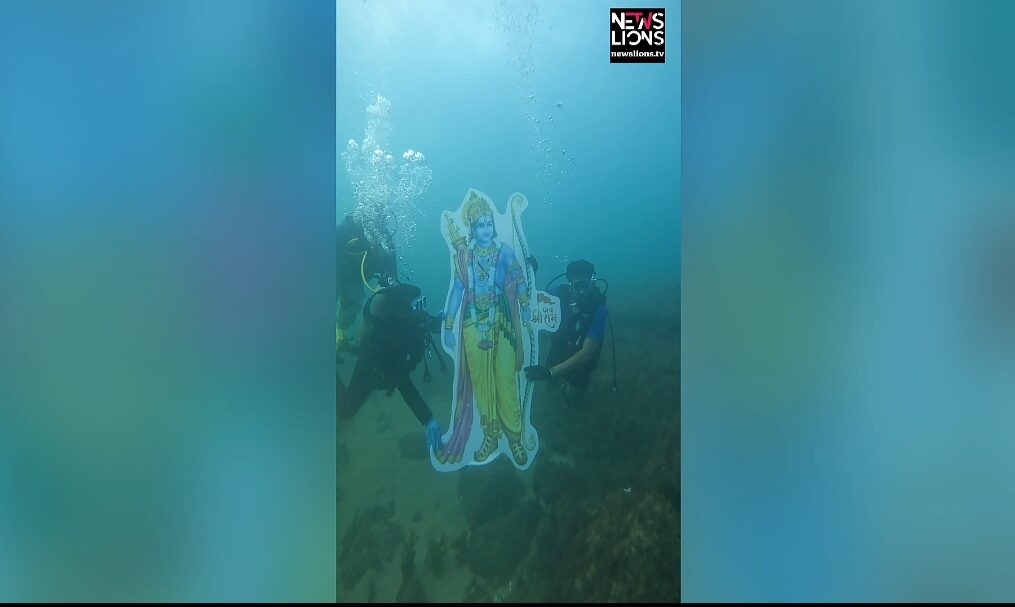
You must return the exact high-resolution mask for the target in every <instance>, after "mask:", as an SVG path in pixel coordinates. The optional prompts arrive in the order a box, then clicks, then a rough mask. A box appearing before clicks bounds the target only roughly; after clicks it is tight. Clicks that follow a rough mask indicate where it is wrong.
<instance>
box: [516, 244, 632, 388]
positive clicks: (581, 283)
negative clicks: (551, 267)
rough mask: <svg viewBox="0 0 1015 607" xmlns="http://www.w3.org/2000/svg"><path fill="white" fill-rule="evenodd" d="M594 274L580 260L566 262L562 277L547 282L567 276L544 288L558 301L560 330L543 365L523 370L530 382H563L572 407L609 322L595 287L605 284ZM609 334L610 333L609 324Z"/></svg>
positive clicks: (596, 357)
mask: <svg viewBox="0 0 1015 607" xmlns="http://www.w3.org/2000/svg"><path fill="white" fill-rule="evenodd" d="M595 273H596V269H595V266H593V265H592V263H590V262H588V261H585V260H584V259H579V260H577V261H572V262H571V263H569V264H568V265H567V270H566V271H565V272H564V273H563V274H558V275H557V276H556V277H555V278H554V279H553V280H551V281H550V284H551V285H552V284H553V282H554V281H556V280H557V279H558V278H560V277H561V276H566V277H567V283H566V284H562V285H558V286H557V287H554V288H553V289H550V288H549V285H547V291H548V292H549V293H550V294H552V295H555V296H557V297H558V298H560V311H561V322H560V327H559V328H558V329H557V331H556V333H554V334H553V335H552V336H551V337H550V352H549V355H548V356H547V359H546V363H545V364H542V365H533V366H531V367H526V368H525V377H526V378H527V379H528V380H529V381H548V380H555V379H561V380H563V381H564V382H565V384H566V388H565V391H564V396H565V398H566V399H567V400H568V401H569V403H571V404H577V403H580V402H581V401H582V400H583V399H584V396H585V392H586V390H588V387H589V383H590V381H591V379H592V372H593V371H595V369H596V367H597V366H598V365H599V355H600V353H601V351H602V345H603V339H604V337H605V333H606V324H607V322H608V321H609V311H608V310H607V308H606V294H605V293H603V292H602V291H600V290H599V287H598V286H597V285H596V280H603V281H604V282H605V279H601V278H598V279H597V278H596V276H595ZM607 290H609V283H607ZM610 331H611V333H612V331H613V323H612V322H610ZM611 341H612V338H611ZM614 359H616V355H615V354H614ZM616 389H617V369H616V360H614V369H613V391H614V392H616Z"/></svg>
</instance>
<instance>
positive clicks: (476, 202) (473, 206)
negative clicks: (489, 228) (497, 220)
mask: <svg viewBox="0 0 1015 607" xmlns="http://www.w3.org/2000/svg"><path fill="white" fill-rule="evenodd" d="M487 215H493V208H491V207H490V203H489V202H487V201H486V199H484V198H483V197H482V196H480V195H479V194H476V193H475V192H469V199H468V200H467V201H466V202H465V205H464V206H463V207H462V222H463V223H464V224H465V225H466V227H471V226H472V223H473V222H474V221H476V220H477V219H479V218H480V217H485V216H487Z"/></svg>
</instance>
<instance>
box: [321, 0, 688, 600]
mask: <svg viewBox="0 0 1015 607" xmlns="http://www.w3.org/2000/svg"><path fill="white" fill-rule="evenodd" d="M663 6H665V8H666V9H667V34H668V36H667V51H668V52H669V56H668V59H667V62H666V63H665V64H662V65H653V64H646V65H637V64H610V63H609V54H608V52H609V48H608V46H609V10H608V9H609V8H610V5H609V4H608V3H602V2H584V1H583V2H554V3H537V2H492V1H489V2H486V1H484V2H475V3H467V4H457V3H450V2H447V3H444V2H426V3H422V2H358V1H344V2H340V3H339V5H338V30H337V31H338V35H337V45H338V48H337V53H338V61H337V65H338V74H337V95H336V101H337V111H338V114H337V142H338V148H339V149H338V152H339V157H338V164H337V166H336V175H337V192H338V198H337V201H336V215H337V216H338V218H339V219H341V218H342V217H343V216H344V215H345V214H346V213H349V212H352V211H354V210H356V208H357V205H359V207H360V208H359V211H358V212H359V213H361V215H362V216H366V217H371V218H376V217H378V216H385V217H384V218H385V219H387V220H392V219H393V220H394V221H391V222H389V223H388V225H389V226H391V225H395V224H396V223H397V230H396V232H395V244H396V249H397V251H398V254H399V267H400V270H402V271H403V272H405V273H406V274H407V276H408V277H409V278H410V279H411V280H412V282H414V283H415V284H417V285H419V286H420V287H421V288H422V290H423V292H424V293H425V294H426V295H427V296H428V298H429V300H430V302H431V303H430V311H431V312H436V311H437V310H438V309H439V308H440V306H441V305H442V303H441V302H443V301H444V300H445V297H446V294H447V289H448V253H447V246H446V244H445V242H444V240H443V238H442V237H441V234H440V229H439V223H438V220H439V218H440V214H441V212H442V211H444V210H450V211H455V210H457V209H458V207H459V205H460V204H461V203H462V200H463V198H464V197H465V196H466V193H467V192H468V190H469V189H470V188H475V189H477V190H479V191H481V192H483V193H485V194H487V195H489V196H490V197H491V198H492V199H493V201H494V204H495V205H496V206H497V208H498V212H503V210H504V207H505V204H506V203H507V200H508V197H509V196H510V195H511V194H512V193H514V192H521V193H523V194H525V195H526V196H527V197H528V199H529V209H528V210H527V211H526V212H525V213H524V215H523V221H524V226H525V234H526V237H527V240H528V244H529V246H530V248H531V252H532V254H533V255H535V256H536V257H537V259H538V260H539V267H540V269H539V272H538V274H537V284H538V287H539V288H540V289H542V288H544V287H545V284H546V282H548V281H549V279H550V278H552V277H553V276H555V275H556V274H558V273H560V272H562V271H563V270H564V267H565V265H566V264H567V262H568V261H569V260H573V259H579V258H584V259H589V260H591V261H593V262H594V263H595V265H596V269H597V274H598V275H599V276H601V277H605V278H606V279H608V281H609V299H608V301H609V305H610V310H611V314H612V317H613V320H614V324H615V327H614V329H615V331H616V336H615V339H616V342H615V343H613V342H612V341H611V340H607V342H606V343H605V347H604V351H603V356H602V361H601V364H600V367H599V369H598V371H597V372H596V374H595V375H594V378H593V383H592V385H591V387H590V390H589V394H588V396H587V398H586V401H585V402H584V403H583V405H582V406H581V407H578V408H575V407H569V406H568V405H567V404H566V403H565V402H564V401H563V399H562V398H561V396H560V394H559V393H557V392H556V391H555V390H554V389H552V388H551V387H549V386H544V385H541V386H540V387H539V388H538V389H537V390H536V392H535V395H534V398H533V401H532V402H533V405H532V423H533V425H534V426H535V427H536V429H537V430H538V432H539V436H540V451H539V452H538V456H537V459H536V461H535V463H534V464H533V466H532V468H530V469H529V470H526V471H524V472H521V471H518V470H515V469H514V468H513V467H512V466H510V464H509V463H507V461H506V458H505V457H501V458H500V461H496V462H494V463H493V464H491V465H488V466H482V467H480V468H472V469H466V470H463V471H461V472H455V473H444V474H442V473H438V472H436V471H434V470H433V468H432V467H431V466H430V464H429V462H428V461H427V459H426V457H425V451H424V449H423V434H422V429H421V428H420V425H419V422H418V421H417V420H416V419H415V418H414V417H413V416H412V415H411V413H410V412H409V410H408V408H407V407H406V406H405V405H404V404H403V402H402V399H401V397H400V396H399V394H398V392H395V393H394V394H393V395H392V396H390V397H389V396H387V395H385V393H383V392H376V393H374V395H373V396H372V397H371V398H370V400H368V402H367V404H366V405H365V406H364V407H363V409H362V410H360V411H359V412H358V414H357V415H356V416H355V417H354V418H353V419H352V420H351V421H349V422H345V423H342V422H340V425H339V429H338V440H339V445H338V450H339V462H338V487H339V502H338V538H339V546H338V551H339V564H338V568H339V597H340V598H341V599H342V600H367V601H390V600H396V599H397V600H430V601H438V600H441V601H462V600H466V601H514V600H549V601H566V600H590V601H597V600H599V601H605V600H612V601H623V600H663V601H666V600H679V578H678V575H679V531H678V530H679V472H678V471H679V414H678V410H679V365H680V363H679V266H680V222H679V215H680V212H679V200H680V190H679V183H680V127H679V121H680V61H679V47H680V40H679V31H680V22H679V8H680V7H679V4H676V3H664V4H663ZM350 140H353V141H352V142H350ZM375 156H376V157H377V159H376V160H375V159H374V157H375ZM389 156H390V157H389ZM613 348H615V349H616V361H617V366H618V375H619V379H618V384H619V385H620V391H619V393H617V394H613V393H612V392H611V391H610V383H611V375H612V368H613V367H612V365H613V363H614V355H613ZM543 356H544V357H545V351H544V355H543ZM345 359H346V360H345V361H344V362H343V363H341V364H339V365H338V367H337V372H338V375H339V377H340V379H341V380H342V381H344V382H348V379H349V375H350V373H351V371H352V367H353V365H354V360H355V359H354V358H352V357H349V356H346V357H345ZM431 372H432V374H433V382H432V383H425V382H424V381H423V380H422V370H421V369H417V371H416V372H415V373H414V375H413V378H414V381H415V383H416V385H417V386H418V387H419V388H420V391H421V392H422V393H423V396H424V398H425V399H426V401H427V403H428V404H429V405H430V407H431V408H432V409H433V411H434V414H435V416H436V417H437V418H438V420H439V421H440V422H441V424H442V426H443V427H444V428H446V427H447V424H448V417H449V413H450V411H449V401H450V396H451V393H452V381H451V378H450V376H449V375H442V374H440V373H439V372H438V371H437V367H436V365H433V364H432V365H431Z"/></svg>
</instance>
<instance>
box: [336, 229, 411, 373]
mask: <svg viewBox="0 0 1015 607" xmlns="http://www.w3.org/2000/svg"><path fill="white" fill-rule="evenodd" d="M336 234H337V237H338V245H337V248H336V256H335V285H336V289H337V294H338V311H337V318H336V329H335V349H336V350H337V351H339V352H342V351H351V349H352V348H351V345H350V343H349V340H348V336H347V333H348V330H349V327H351V326H352V324H353V322H355V320H356V314H357V313H358V312H359V310H360V309H361V308H362V307H363V294H364V293H363V289H364V288H368V289H370V290H372V291H373V290H376V289H374V288H373V287H371V286H370V279H372V278H377V280H378V283H379V284H380V285H381V286H388V285H390V284H394V282H395V277H396V276H397V269H396V265H395V254H394V252H393V251H394V247H393V246H391V245H392V243H391V240H392V239H391V234H390V233H389V232H387V231H383V232H382V233H381V238H382V239H383V240H384V243H383V244H382V243H375V242H370V241H369V240H368V239H367V238H366V236H365V234H364V232H363V225H362V224H361V223H360V222H359V221H357V220H356V218H355V217H353V215H352V214H351V213H350V214H347V215H346V216H345V217H344V218H343V219H342V222H341V223H339V224H338V226H337V227H336ZM385 245H387V246H385ZM339 362H341V359H339Z"/></svg>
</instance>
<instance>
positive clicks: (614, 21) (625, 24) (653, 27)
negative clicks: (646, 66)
mask: <svg viewBox="0 0 1015 607" xmlns="http://www.w3.org/2000/svg"><path fill="white" fill-rule="evenodd" d="M610 63H666V9H664V8H611V9H610Z"/></svg>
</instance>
